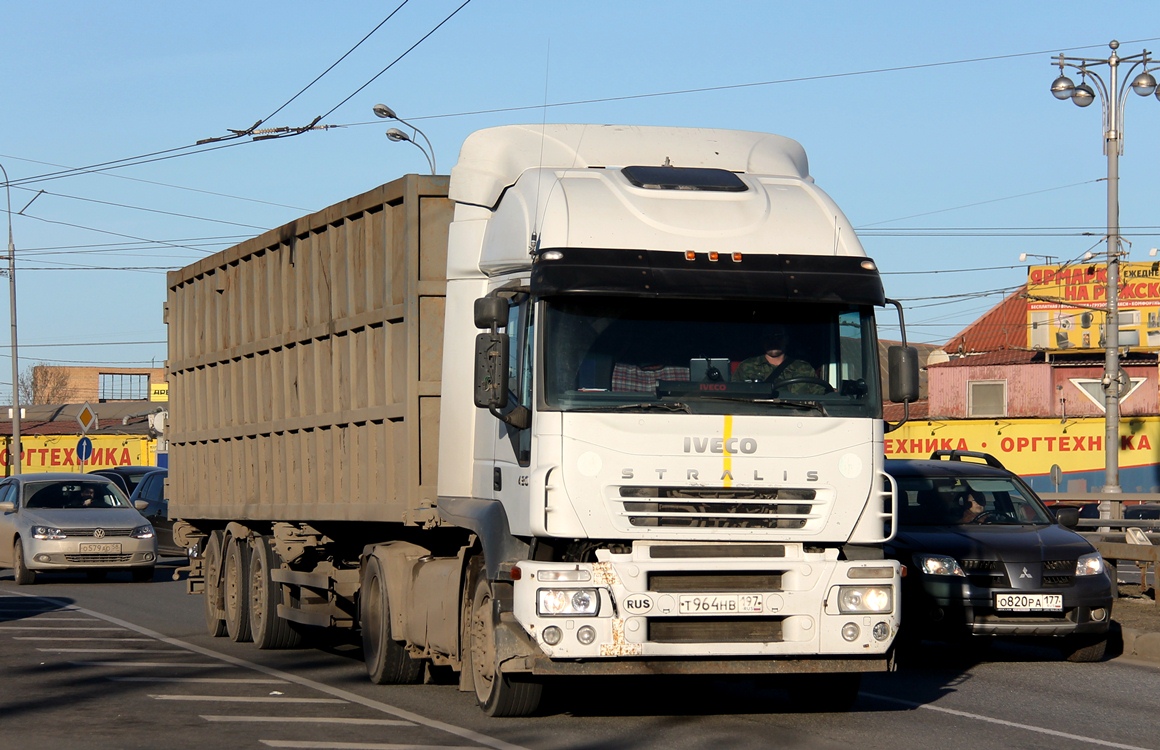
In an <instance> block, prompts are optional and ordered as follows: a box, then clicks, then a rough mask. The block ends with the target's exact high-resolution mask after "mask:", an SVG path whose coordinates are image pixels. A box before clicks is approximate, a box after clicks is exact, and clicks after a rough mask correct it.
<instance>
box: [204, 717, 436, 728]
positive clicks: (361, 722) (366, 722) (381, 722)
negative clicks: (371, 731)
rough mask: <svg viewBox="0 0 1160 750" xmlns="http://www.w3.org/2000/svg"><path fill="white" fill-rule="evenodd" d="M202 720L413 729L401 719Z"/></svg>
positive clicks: (236, 718)
mask: <svg viewBox="0 0 1160 750" xmlns="http://www.w3.org/2000/svg"><path fill="white" fill-rule="evenodd" d="M201 718H203V719H205V720H206V721H210V722H215V723H222V722H238V723H247V724H248V723H266V724H356V725H358V726H368V727H413V726H415V725H414V724H413V723H412V722H409V721H403V720H401V719H344V718H342V717H339V716H233V715H230V716H224V715H212V714H211V715H207V716H202V717H201Z"/></svg>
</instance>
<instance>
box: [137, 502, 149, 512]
mask: <svg viewBox="0 0 1160 750" xmlns="http://www.w3.org/2000/svg"><path fill="white" fill-rule="evenodd" d="M133 507H134V508H136V509H137V510H145V509H146V508H148V507H149V501H148V500H134V501H133Z"/></svg>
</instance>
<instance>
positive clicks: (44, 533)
mask: <svg viewBox="0 0 1160 750" xmlns="http://www.w3.org/2000/svg"><path fill="white" fill-rule="evenodd" d="M32 538H33V539H68V534H65V533H64V531H63V530H61V529H58V528H55V527H53V526H33V527H32Z"/></svg>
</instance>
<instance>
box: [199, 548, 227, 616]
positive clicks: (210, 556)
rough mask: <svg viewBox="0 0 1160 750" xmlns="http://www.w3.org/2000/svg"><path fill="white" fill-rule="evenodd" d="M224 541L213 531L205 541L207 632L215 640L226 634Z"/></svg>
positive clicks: (203, 564) (204, 568)
mask: <svg viewBox="0 0 1160 750" xmlns="http://www.w3.org/2000/svg"><path fill="white" fill-rule="evenodd" d="M222 540H223V535H222V532H220V531H211V532H210V533H209V537H208V538H207V539H206V541H205V552H203V553H202V554H204V555H205V561H204V562H203V563H202V566H201V572H202V575H204V576H205V590H204V591H203V592H202V598H203V599H204V600H205V602H204V604H205V630H206V632H207V633H209V634H210V636H211V637H213V638H221V637H222V636H223V635H225V634H226V613H225V610H224V609H222V604H221V602H222Z"/></svg>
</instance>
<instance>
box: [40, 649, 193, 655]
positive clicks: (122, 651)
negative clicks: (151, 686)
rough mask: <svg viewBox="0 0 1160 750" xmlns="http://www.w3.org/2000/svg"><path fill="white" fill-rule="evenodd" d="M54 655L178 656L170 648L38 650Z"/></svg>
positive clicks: (176, 652)
mask: <svg viewBox="0 0 1160 750" xmlns="http://www.w3.org/2000/svg"><path fill="white" fill-rule="evenodd" d="M36 650H37V651H46V652H50V653H54V654H178V653H180V652H179V651H174V650H173V649H171V648H38V649H36Z"/></svg>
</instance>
